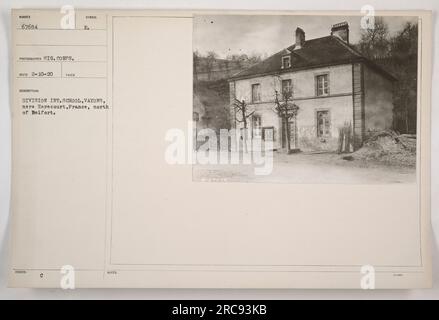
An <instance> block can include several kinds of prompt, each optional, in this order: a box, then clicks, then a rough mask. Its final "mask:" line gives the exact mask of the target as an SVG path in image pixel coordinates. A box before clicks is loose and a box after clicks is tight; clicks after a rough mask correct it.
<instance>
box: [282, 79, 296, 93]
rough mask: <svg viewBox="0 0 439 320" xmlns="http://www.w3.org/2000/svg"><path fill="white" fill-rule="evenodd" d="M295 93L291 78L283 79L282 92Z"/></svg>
mask: <svg viewBox="0 0 439 320" xmlns="http://www.w3.org/2000/svg"><path fill="white" fill-rule="evenodd" d="M285 93H291V94H292V93H293V85H292V81H291V79H287V80H282V94H285Z"/></svg>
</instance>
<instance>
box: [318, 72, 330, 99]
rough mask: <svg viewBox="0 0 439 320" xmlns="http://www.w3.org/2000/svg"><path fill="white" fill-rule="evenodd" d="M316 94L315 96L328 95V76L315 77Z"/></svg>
mask: <svg viewBox="0 0 439 320" xmlns="http://www.w3.org/2000/svg"><path fill="white" fill-rule="evenodd" d="M316 94H317V96H326V95H328V94H329V76H328V75H327V74H323V75H320V76H317V77H316Z"/></svg>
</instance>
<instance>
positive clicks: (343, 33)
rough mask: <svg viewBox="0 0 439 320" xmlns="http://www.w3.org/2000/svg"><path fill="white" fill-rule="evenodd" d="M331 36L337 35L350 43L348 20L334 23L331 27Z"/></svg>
mask: <svg viewBox="0 0 439 320" xmlns="http://www.w3.org/2000/svg"><path fill="white" fill-rule="evenodd" d="M331 36H336V37H338V38H340V39H341V40H343V41H344V42H346V43H347V44H349V24H348V23H347V22H341V23H337V24H334V25H333V26H332V28H331Z"/></svg>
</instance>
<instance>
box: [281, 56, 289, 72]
mask: <svg viewBox="0 0 439 320" xmlns="http://www.w3.org/2000/svg"><path fill="white" fill-rule="evenodd" d="M290 67H291V57H290V56H283V57H282V69H286V68H290Z"/></svg>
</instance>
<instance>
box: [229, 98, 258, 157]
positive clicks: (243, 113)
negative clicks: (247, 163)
mask: <svg viewBox="0 0 439 320" xmlns="http://www.w3.org/2000/svg"><path fill="white" fill-rule="evenodd" d="M233 107H234V110H235V119H236V121H237V122H239V123H242V124H243V129H244V135H243V136H244V138H243V140H244V141H243V142H244V151H245V152H247V128H248V120H247V119H249V118H250V117H251V116H252V115H253V114H254V113H255V111H250V110H249V107H248V104H247V103H246V102H245V100H242V101H239V100H238V99H236V98H235V102H234V103H233ZM237 115H239V116H240V117H241V119H238V117H237Z"/></svg>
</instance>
